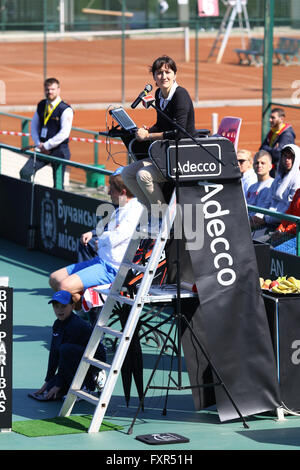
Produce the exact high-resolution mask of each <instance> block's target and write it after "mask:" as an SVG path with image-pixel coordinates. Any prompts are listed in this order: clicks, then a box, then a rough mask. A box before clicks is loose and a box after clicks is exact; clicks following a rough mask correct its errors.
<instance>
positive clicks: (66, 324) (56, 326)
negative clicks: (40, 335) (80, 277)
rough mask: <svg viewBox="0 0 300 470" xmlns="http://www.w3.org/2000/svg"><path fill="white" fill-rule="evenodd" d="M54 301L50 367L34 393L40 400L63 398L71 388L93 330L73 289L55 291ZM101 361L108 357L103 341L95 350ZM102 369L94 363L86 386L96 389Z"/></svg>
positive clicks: (86, 380) (52, 301)
mask: <svg viewBox="0 0 300 470" xmlns="http://www.w3.org/2000/svg"><path fill="white" fill-rule="evenodd" d="M48 303H52V306H53V310H54V313H55V315H56V317H57V319H56V320H55V322H54V323H53V327H52V341H51V348H50V353H49V360H48V369H47V374H46V378H45V383H44V385H43V386H42V387H41V388H40V389H39V390H37V391H36V392H34V393H32V394H30V396H31V397H32V398H35V399H37V400H46V401H47V400H59V399H61V398H62V397H63V396H64V395H66V393H68V390H69V388H70V385H71V383H72V381H73V378H74V375H75V373H76V370H77V367H78V365H79V363H80V361H81V358H82V355H83V353H84V351H85V348H86V345H87V343H88V341H89V339H90V336H91V333H92V330H93V329H92V327H91V325H89V323H87V322H86V321H84V320H82V319H81V318H80V317H78V316H77V315H76V314H75V313H74V312H73V309H74V303H73V301H72V296H71V294H70V293H69V292H66V291H58V292H55V294H53V296H52V299H51V300H50V301H49V302H48ZM95 357H96V358H97V359H99V360H100V361H105V360H106V353H105V349H104V346H103V345H102V344H101V343H100V344H99V346H98V349H97V352H96V354H95ZM98 375H99V369H97V368H95V367H90V368H89V370H88V373H87V375H86V378H85V381H84V383H83V386H85V387H86V388H87V389H88V390H90V391H94V390H95V388H96V380H97V376H98Z"/></svg>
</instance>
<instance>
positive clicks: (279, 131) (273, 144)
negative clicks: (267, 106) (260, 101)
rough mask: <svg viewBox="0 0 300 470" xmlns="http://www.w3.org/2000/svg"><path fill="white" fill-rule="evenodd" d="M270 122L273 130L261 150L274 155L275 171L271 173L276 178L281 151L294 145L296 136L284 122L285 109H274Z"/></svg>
mask: <svg viewBox="0 0 300 470" xmlns="http://www.w3.org/2000/svg"><path fill="white" fill-rule="evenodd" d="M269 121H270V126H271V129H270V131H269V132H268V134H267V137H266V138H265V140H264V141H263V143H262V145H261V146H260V149H259V150H266V151H267V152H269V153H270V154H271V155H272V165H273V169H272V171H271V176H272V177H275V174H276V171H277V169H278V164H279V161H280V158H281V150H282V149H283V147H284V146H285V145H287V144H294V143H295V137H296V136H295V132H294V129H293V128H292V126H291V125H290V124H287V123H286V122H284V121H285V112H284V109H282V108H273V109H272V110H271V114H270V119H269Z"/></svg>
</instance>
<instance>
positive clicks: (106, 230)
mask: <svg viewBox="0 0 300 470" xmlns="http://www.w3.org/2000/svg"><path fill="white" fill-rule="evenodd" d="M109 194H110V196H111V199H112V203H113V204H114V205H115V206H118V207H117V208H116V209H115V210H114V212H113V213H112V216H111V218H110V220H109V222H108V224H107V226H105V227H102V228H100V229H99V228H98V227H97V235H98V256H96V257H95V258H93V259H90V260H87V261H84V262H82V263H75V264H71V265H69V266H66V267H65V268H61V269H59V270H57V271H55V272H53V273H52V274H51V275H50V279H49V283H50V286H51V287H52V288H53V289H54V290H55V291H58V290H66V291H68V292H70V293H71V294H72V296H73V300H74V302H75V303H77V302H79V301H80V299H81V293H82V292H83V291H84V290H85V289H87V288H88V287H92V286H95V285H103V284H111V283H112V282H113V280H114V278H115V276H116V274H117V271H118V269H119V266H120V264H121V261H122V259H123V256H124V254H125V252H126V250H127V247H128V244H129V242H130V240H131V238H132V236H133V234H134V231H135V229H136V226H137V224H138V222H139V219H140V216H141V214H142V211H143V206H142V205H141V204H140V203H139V202H138V201H137V199H136V198H134V196H133V194H132V193H131V192H130V191H129V190H128V189H127V188H126V186H125V185H124V183H123V180H122V176H121V174H114V175H111V176H110V189H109ZM92 237H93V233H92V231H90V232H87V233H85V234H83V235H82V239H83V242H84V243H85V244H88V242H89V241H90V240H91V239H92Z"/></svg>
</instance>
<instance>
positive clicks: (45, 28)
mask: <svg viewBox="0 0 300 470" xmlns="http://www.w3.org/2000/svg"><path fill="white" fill-rule="evenodd" d="M47 7H48V4H47V0H44V3H43V20H44V21H43V22H44V81H45V80H46V78H47V28H48V26H47Z"/></svg>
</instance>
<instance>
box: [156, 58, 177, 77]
mask: <svg viewBox="0 0 300 470" xmlns="http://www.w3.org/2000/svg"><path fill="white" fill-rule="evenodd" d="M163 65H167V67H168V68H170V69H171V70H173V72H174V73H175V74H176V73H177V65H176V63H175V61H174V60H173V59H171V57H169V56H168V55H163V56H161V57H158V58H157V59H156V60H155V61H154V62H153V64H152V65H151V67H150V72H151V73H152V75H153V76H154V74H155V72H157V71H158V70H159V69H161V67H162V66H163Z"/></svg>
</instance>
